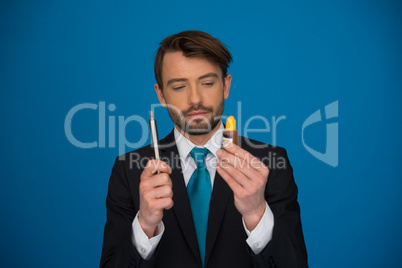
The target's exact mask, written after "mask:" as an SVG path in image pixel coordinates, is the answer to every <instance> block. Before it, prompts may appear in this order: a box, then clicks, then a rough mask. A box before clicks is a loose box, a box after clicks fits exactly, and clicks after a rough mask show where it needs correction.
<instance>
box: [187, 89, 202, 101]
mask: <svg viewBox="0 0 402 268" xmlns="http://www.w3.org/2000/svg"><path fill="white" fill-rule="evenodd" d="M200 93H201V92H200V90H199V88H198V87H197V86H193V87H191V89H190V93H189V104H190V105H195V104H199V103H201V102H202V96H201V94H200Z"/></svg>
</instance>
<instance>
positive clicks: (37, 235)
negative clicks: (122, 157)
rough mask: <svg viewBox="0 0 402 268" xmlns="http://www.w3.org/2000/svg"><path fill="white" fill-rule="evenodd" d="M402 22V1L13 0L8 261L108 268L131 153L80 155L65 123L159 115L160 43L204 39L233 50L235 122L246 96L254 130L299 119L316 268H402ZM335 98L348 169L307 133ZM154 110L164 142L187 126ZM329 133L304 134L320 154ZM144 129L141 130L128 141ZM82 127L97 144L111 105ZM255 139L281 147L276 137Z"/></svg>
mask: <svg viewBox="0 0 402 268" xmlns="http://www.w3.org/2000/svg"><path fill="white" fill-rule="evenodd" d="M401 12H402V3H401V1H380V0H378V1H351V0H349V1H345V0H340V1H316V0H313V1H290V0H289V1H260V2H259V1H222V2H214V1H149V2H148V3H146V2H144V1H142V2H139V1H120V0H117V1H46V0H42V1H39V0H38V1H15V0H14V1H11V0H10V1H4V0H3V1H1V7H0V38H1V41H0V63H1V64H0V68H1V69H0V89H1V95H2V98H1V105H0V114H1V130H0V141H1V161H0V165H1V181H0V183H1V185H0V203H1V218H0V259H1V266H2V267H42V268H45V267H51V268H54V267H61V268H63V267H97V266H98V265H99V258H100V254H101V246H102V236H103V227H104V223H105V219H106V211H105V197H106V193H107V183H108V180H109V175H110V172H111V168H112V166H113V163H114V159H115V157H116V156H117V155H118V154H119V153H120V152H119V149H118V147H115V148H111V146H109V143H108V141H107V140H106V146H105V148H92V149H82V148H77V147H76V146H74V145H72V144H71V143H70V142H69V141H68V139H67V138H66V135H65V131H64V120H65V117H66V115H67V113H68V111H69V110H70V109H71V108H73V107H74V106H76V105H78V104H80V103H93V104H99V102H105V103H106V105H109V104H112V103H113V104H115V105H116V110H115V111H113V112H111V111H108V110H107V111H106V117H109V116H111V117H114V118H115V119H116V122H117V121H118V117H119V116H123V117H124V118H127V117H129V116H132V115H138V116H141V117H144V118H145V119H146V120H147V119H148V110H149V109H150V105H151V104H152V103H157V98H156V95H155V93H154V90H153V84H154V82H155V79H154V76H153V58H154V55H155V51H156V49H157V47H158V43H159V42H160V41H161V40H162V39H163V38H164V37H166V36H167V35H171V34H174V33H176V32H179V31H182V30H188V29H198V30H203V31H206V32H209V33H210V34H212V35H213V36H215V37H217V38H219V39H221V40H222V41H223V42H225V43H226V44H228V45H229V47H230V49H231V52H232V54H233V56H234V63H233V64H232V66H231V68H230V70H229V72H230V73H231V74H232V75H233V81H232V89H231V93H230V97H229V99H228V101H227V102H226V107H225V113H224V114H225V115H230V114H233V115H237V114H238V113H239V108H238V102H241V117H242V120H243V121H242V123H241V124H242V125H243V127H244V124H245V121H246V120H247V119H248V118H250V117H251V116H253V115H261V116H264V117H266V118H268V119H270V118H271V117H272V116H275V117H276V118H278V117H279V116H286V119H285V120H282V121H281V122H279V123H278V126H277V140H276V144H277V145H279V146H283V147H285V148H286V149H287V150H288V154H289V157H290V160H291V163H292V165H293V167H294V174H295V179H296V182H297V184H298V187H299V202H300V205H301V208H302V221H303V228H304V235H305V240H306V245H307V248H308V253H309V264H310V266H311V267H339V266H341V267H400V262H401V259H402V257H401V254H400V249H401V247H402V228H401V227H400V223H399V222H400V221H401V218H402V217H401V216H402V213H401V194H400V191H401V190H400V189H401V186H402V182H401V176H400V175H399V174H398V172H397V167H398V166H399V165H400V160H401V157H400V152H401V150H402V146H401V145H402V144H401V139H400V137H399V136H400V134H401V126H402V125H401V124H402V120H401V114H402V113H401V106H400V105H399V103H400V101H401V89H402V78H401V77H402V50H401V47H402V30H401V26H402V24H401V23H402V16H401V14H402V13H401ZM336 100H338V101H339V117H338V118H334V119H331V120H330V121H331V122H338V123H339V165H338V166H337V167H335V168H334V167H331V166H329V165H327V164H325V163H323V162H321V161H319V160H318V159H316V158H314V157H313V156H312V155H311V154H309V153H308V152H307V151H306V149H305V148H304V146H303V143H302V141H301V126H302V124H303V122H304V120H305V119H306V118H307V117H308V116H309V115H311V114H312V113H313V112H315V111H316V110H318V109H323V108H324V107H325V105H327V104H329V103H331V102H333V101H336ZM156 116H157V118H158V124H159V125H158V127H159V131H160V133H159V134H160V136H164V135H166V134H167V133H168V132H169V131H170V130H171V129H172V127H173V125H172V123H171V121H170V120H169V117H168V115H167V113H166V112H165V111H163V110H162V109H159V110H157V111H156ZM253 124H254V125H253V126H254V127H255V128H258V127H261V126H262V124H261V122H258V121H255V122H254V123H253ZM325 124H326V121H325V120H324V121H323V122H320V123H317V124H315V125H314V126H311V128H309V129H308V130H306V132H305V135H306V143H307V144H308V145H309V146H311V147H313V148H315V149H317V150H320V151H322V152H324V151H325V136H326V131H325ZM108 126H109V125H108V122H106V127H107V128H108ZM140 127H141V125H140V124H138V123H136V122H131V123H129V124H128V125H127V128H126V133H125V136H126V137H127V139H128V140H129V141H132V142H135V141H138V140H139V139H140V136H139V134H138V131H137V132H136V130H138V129H139V128H140ZM72 129H73V134H74V135H75V137H76V138H77V139H79V140H81V141H86V142H91V141H97V137H98V114H97V111H94V110H82V111H80V112H79V113H77V114H76V116H75V117H74V119H73V124H72ZM123 134H124V133H123ZM116 135H117V136H118V131H117V130H116ZM106 137H108V135H106ZM250 137H252V138H255V139H258V140H261V141H264V142H268V143H272V142H273V137H272V132H271V133H252V134H251V135H250ZM147 142H149V140H148V141H147ZM117 143H118V140H117V139H116V145H117ZM130 150H131V149H130V148H126V151H130Z"/></svg>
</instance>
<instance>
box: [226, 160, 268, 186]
mask: <svg viewBox="0 0 402 268" xmlns="http://www.w3.org/2000/svg"><path fill="white" fill-rule="evenodd" d="M218 166H219V167H220V168H221V169H223V170H224V171H225V172H226V173H227V174H229V175H230V176H231V177H232V178H233V179H234V180H236V181H237V183H239V184H240V185H241V186H242V187H243V188H245V189H247V190H250V189H251V187H254V186H253V185H254V184H255V182H254V180H255V178H254V177H253V175H254V176H256V177H257V179H259V180H260V179H261V178H259V176H260V175H259V174H258V173H257V172H256V171H254V173H255V174H251V175H250V174H247V172H244V170H239V169H237V168H236V167H234V166H232V165H231V164H230V163H222V162H221V161H219V163H218ZM250 172H251V171H250Z"/></svg>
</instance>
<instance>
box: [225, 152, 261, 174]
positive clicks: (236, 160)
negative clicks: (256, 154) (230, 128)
mask: <svg viewBox="0 0 402 268" xmlns="http://www.w3.org/2000/svg"><path fill="white" fill-rule="evenodd" d="M250 155H251V154H250ZM255 159H256V158H255ZM257 161H258V159H257ZM219 163H220V164H221V166H222V167H223V168H225V167H229V166H231V167H233V168H235V169H237V170H239V171H240V172H242V173H243V174H244V175H245V176H246V177H247V178H248V179H250V180H256V179H258V180H261V179H263V180H264V178H265V175H264V173H262V172H258V170H256V169H255V168H254V165H253V160H252V161H251V162H249V161H247V159H242V158H240V157H239V156H238V155H237V154H236V155H233V154H231V153H229V152H227V151H225V150H221V151H220V152H219Z"/></svg>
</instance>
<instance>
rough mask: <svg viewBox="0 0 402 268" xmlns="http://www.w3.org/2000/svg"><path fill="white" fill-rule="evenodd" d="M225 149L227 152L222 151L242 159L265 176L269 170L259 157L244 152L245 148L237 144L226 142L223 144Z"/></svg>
mask: <svg viewBox="0 0 402 268" xmlns="http://www.w3.org/2000/svg"><path fill="white" fill-rule="evenodd" d="M223 148H224V149H225V150H222V151H226V152H228V153H230V154H232V155H236V156H238V157H239V158H240V159H244V160H245V161H247V162H248V163H249V164H250V166H251V167H252V168H253V169H255V170H257V171H258V172H260V173H261V174H263V175H265V173H266V171H267V170H268V167H267V166H266V165H265V164H264V163H263V162H261V161H260V160H259V159H258V158H257V157H255V156H254V155H252V154H250V153H249V152H247V151H246V150H244V149H243V148H241V147H239V146H238V145H236V144H233V143H231V142H225V143H224V144H223ZM218 157H219V156H218Z"/></svg>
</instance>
